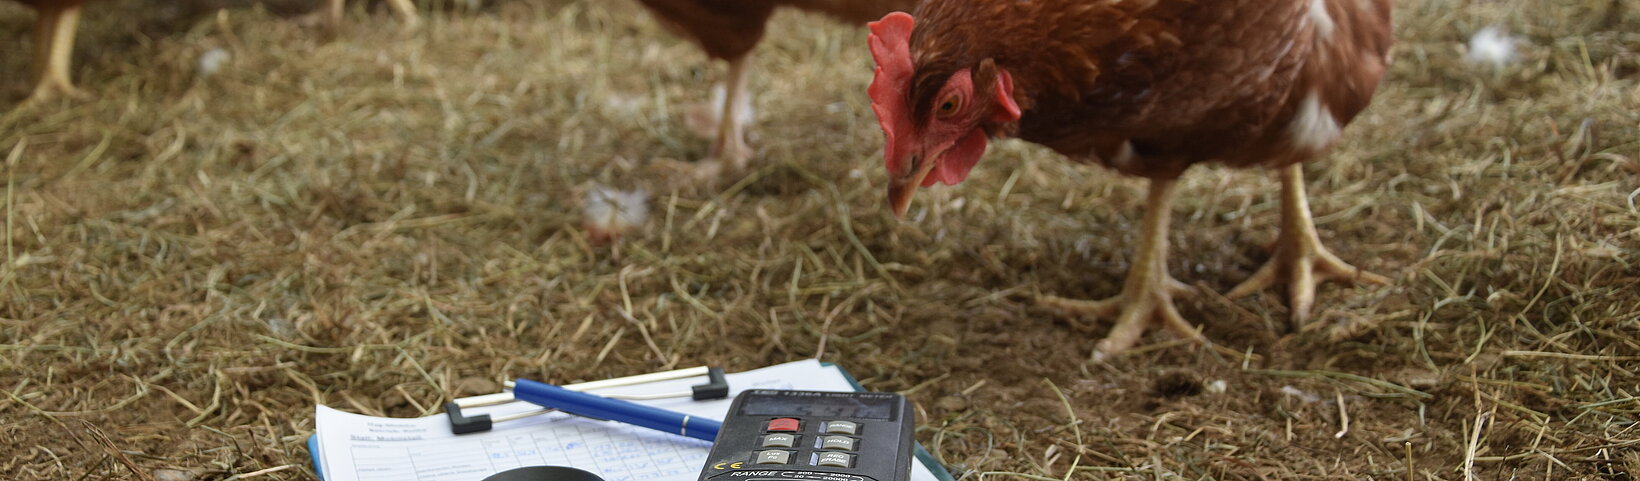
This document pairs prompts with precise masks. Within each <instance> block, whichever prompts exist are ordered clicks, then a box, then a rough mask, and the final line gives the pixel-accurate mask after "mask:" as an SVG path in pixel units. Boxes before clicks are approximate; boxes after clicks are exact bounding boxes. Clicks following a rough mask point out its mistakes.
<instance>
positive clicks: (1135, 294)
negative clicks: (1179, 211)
mask: <svg viewBox="0 0 1640 481" xmlns="http://www.w3.org/2000/svg"><path fill="white" fill-rule="evenodd" d="M1176 183H1177V181H1175V180H1173V179H1166V180H1151V181H1150V198H1149V201H1148V202H1147V204H1148V207H1147V209H1148V210H1146V212H1145V219H1144V225H1143V227H1142V230H1141V234H1140V235H1141V236H1142V238H1141V239H1140V243H1139V249H1138V252H1137V254H1136V255H1135V257H1134V261H1133V267H1131V268H1129V270H1128V275H1127V280H1126V281H1124V282H1123V283H1122V293H1121V294H1118V295H1117V296H1116V297H1113V298H1110V299H1104V300H1098V301H1085V300H1076V299H1066V298H1063V297H1057V296H1044V297H1042V298H1040V299H1039V300H1038V302H1039V303H1041V304H1043V305H1046V306H1049V307H1052V308H1055V309H1058V310H1061V311H1064V312H1065V313H1067V314H1071V315H1075V316H1078V317H1096V318H1109V317H1115V318H1116V325H1115V326H1114V327H1112V328H1111V330H1110V333H1109V334H1107V335H1106V336H1105V338H1104V339H1103V340H1101V341H1099V344H1097V345H1096V346H1094V359H1095V360H1102V359H1104V358H1106V357H1108V356H1110V355H1114V354H1119V353H1121V352H1122V351H1126V350H1128V349H1129V348H1132V347H1133V345H1134V344H1137V343H1138V342H1139V338H1140V337H1141V336H1143V335H1144V333H1145V330H1146V329H1147V328H1149V327H1150V326H1151V325H1152V324H1154V323H1158V322H1159V323H1161V324H1162V325H1163V326H1165V327H1167V328H1168V329H1170V330H1172V331H1173V332H1175V333H1177V334H1179V335H1181V336H1184V337H1186V338H1189V339H1195V340H1197V341H1205V339H1204V338H1203V337H1202V335H1201V333H1200V332H1198V331H1197V330H1196V328H1195V326H1192V325H1190V323H1189V322H1187V321H1185V320H1184V316H1181V315H1179V309H1178V308H1177V307H1174V305H1173V297H1174V296H1176V295H1181V294H1183V293H1186V292H1189V291H1190V290H1191V289H1190V287H1189V286H1186V285H1185V284H1184V283H1181V282H1179V281H1177V280H1174V279H1173V277H1172V276H1170V275H1168V273H1167V248H1168V247H1167V231H1168V222H1169V221H1170V219H1171V217H1172V210H1173V190H1174V187H1175V185H1176Z"/></svg>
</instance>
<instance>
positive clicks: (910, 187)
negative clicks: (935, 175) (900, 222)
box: [888, 156, 935, 219]
mask: <svg viewBox="0 0 1640 481" xmlns="http://www.w3.org/2000/svg"><path fill="white" fill-rule="evenodd" d="M918 160H922V162H921V163H918V162H917V161H918ZM934 163H935V162H934V161H933V160H932V159H928V158H926V157H923V158H921V159H919V157H918V156H912V157H911V165H912V166H913V167H912V171H911V172H908V173H907V175H905V176H897V177H895V178H893V179H890V180H889V183H888V205H889V206H890V207H892V208H893V209H894V217H897V218H901V219H904V218H905V211H906V210H909V209H910V208H911V198H912V197H915V196H916V195H917V188H918V187H921V186H922V184H923V180H925V179H927V178H928V173H929V172H933V171H934Z"/></svg>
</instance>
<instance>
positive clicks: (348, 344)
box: [0, 0, 1640, 480]
mask: <svg viewBox="0 0 1640 481" xmlns="http://www.w3.org/2000/svg"><path fill="white" fill-rule="evenodd" d="M431 3H437V4H439V5H436V6H442V5H444V4H445V3H451V4H454V3H458V2H431ZM424 6H428V5H426V2H424ZM1623 7H1624V5H1623V4H1622V3H1621V2H1618V1H1606V0H1576V1H1550V0H1533V1H1519V2H1457V1H1447V0H1408V1H1404V2H1400V5H1399V12H1398V17H1399V23H1400V25H1401V37H1402V42H1401V44H1400V47H1399V48H1398V51H1397V52H1398V54H1397V58H1398V61H1397V63H1396V65H1395V67H1394V71H1393V73H1392V75H1391V78H1390V79H1389V80H1388V81H1387V84H1386V88H1385V89H1384V90H1383V92H1382V95H1380V97H1379V100H1378V102H1377V104H1376V106H1375V107H1374V108H1373V109H1371V110H1370V111H1369V112H1368V113H1367V114H1366V115H1365V116H1364V117H1363V118H1362V119H1361V120H1360V121H1359V122H1357V123H1356V125H1355V126H1353V127H1352V128H1351V129H1350V130H1349V133H1348V138H1349V139H1350V140H1349V142H1348V144H1347V145H1345V146H1343V147H1342V148H1340V149H1339V151H1338V152H1337V153H1336V154H1335V155H1334V156H1333V157H1332V158H1331V159H1329V160H1327V161H1325V162H1321V163H1318V164H1315V165H1313V166H1312V167H1311V168H1310V179H1311V188H1312V191H1311V192H1312V195H1313V202H1314V208H1315V210H1316V211H1317V213H1318V215H1319V216H1320V219H1319V222H1320V225H1321V228H1322V230H1323V231H1324V232H1325V234H1324V237H1325V238H1326V240H1327V241H1328V242H1329V244H1330V246H1331V247H1332V248H1333V249H1334V250H1335V251H1336V252H1338V253H1339V254H1340V255H1342V256H1343V257H1345V258H1346V259H1349V260H1353V261H1356V262H1357V263H1358V265H1361V266H1362V267H1364V268H1367V269H1370V270H1373V271H1376V272H1379V273H1383V274H1388V275H1392V277H1394V278H1395V279H1396V282H1395V284H1394V285H1393V286H1389V287H1383V288H1346V287H1329V288H1326V289H1324V290H1323V292H1322V295H1321V299H1320V303H1319V305H1318V307H1319V308H1321V312H1320V315H1319V316H1318V317H1320V318H1321V321H1322V322H1321V323H1320V324H1317V325H1316V328H1315V329H1311V330H1307V331H1305V332H1300V333H1296V334H1292V335H1287V334H1284V333H1283V329H1284V326H1285V321H1284V319H1285V317H1284V316H1285V308H1284V307H1283V306H1284V304H1283V301H1282V300H1281V299H1280V297H1279V296H1276V295H1270V294H1267V295H1264V296H1261V297H1259V298H1255V299H1252V300H1243V301H1235V302H1232V301H1228V300H1225V299H1223V298H1221V297H1218V296H1217V295H1216V294H1214V292H1223V291H1224V290H1225V289H1227V288H1229V287H1230V286H1232V285H1234V283H1235V282H1237V281H1239V280H1241V279H1243V278H1245V277H1246V276H1247V275H1249V274H1250V273H1251V271H1252V270H1253V269H1254V268H1256V267H1257V266H1258V265H1259V263H1260V262H1262V260H1263V259H1264V256H1265V254H1264V252H1263V250H1262V245H1263V244H1264V243H1266V242H1268V241H1269V239H1271V238H1272V236H1273V235H1274V233H1275V222H1276V218H1275V210H1276V207H1277V202H1276V199H1275V193H1276V192H1277V190H1278V189H1277V188H1276V186H1275V184H1274V182H1273V180H1272V179H1270V178H1269V177H1268V176H1266V175H1265V174H1263V173H1260V172H1233V171H1224V170H1218V169H1199V170H1197V171H1194V172H1192V173H1191V174H1190V175H1189V176H1188V178H1187V180H1186V181H1185V182H1184V184H1183V186H1182V188H1181V193H1182V196H1181V199H1180V200H1179V202H1178V205H1177V207H1176V211H1175V212H1176V215H1175V222H1174V234H1173V237H1172V241H1173V243H1174V251H1173V253H1174V255H1173V257H1172V258H1171V259H1172V264H1171V266H1170V267H1171V270H1172V271H1173V273H1174V275H1175V276H1177V277H1179V278H1180V279H1182V280H1184V281H1186V282H1191V283H1195V284H1197V285H1199V286H1201V287H1203V288H1205V290H1204V294H1202V295H1199V296H1197V297H1195V298H1193V299H1190V300H1187V301H1185V302H1184V303H1183V306H1182V307H1183V309H1184V310H1185V314H1186V315H1187V316H1188V317H1190V318H1191V319H1193V320H1195V321H1198V322H1200V323H1202V324H1203V325H1204V326H1205V329H1206V334H1207V336H1208V337H1209V338H1211V339H1213V340H1215V341H1216V346H1217V347H1218V348H1219V349H1201V348H1197V347H1193V346H1190V345H1186V344H1181V343H1178V342H1173V341H1171V340H1170V338H1168V337H1166V336H1165V335H1157V336H1152V337H1150V338H1147V345H1146V346H1147V347H1142V348H1141V349H1140V350H1138V351H1137V352H1135V353H1133V354H1130V355H1126V356H1123V357H1120V358H1117V359H1115V360H1114V361H1113V362H1110V363H1106V364H1099V363H1090V362H1088V355H1089V351H1090V349H1091V347H1092V343H1093V341H1094V340H1096V339H1097V338H1098V336H1101V335H1103V332H1100V331H1093V332H1087V331H1079V330H1077V329H1074V328H1072V327H1070V325H1069V324H1067V323H1066V322H1064V321H1063V320H1060V319H1056V318H1055V317H1054V315H1053V314H1052V313H1050V312H1048V311H1046V310H1043V309H1040V308H1037V307H1034V306H1033V305H1032V303H1031V301H1030V298H1031V297H1032V296H1033V295H1034V294H1038V293H1052V294H1059V295H1067V296H1083V297H1090V298H1091V297H1102V296H1107V295H1111V294H1114V293H1115V292H1117V291H1118V288H1119V283H1120V279H1121V276H1122V274H1123V273H1124V272H1125V270H1126V260H1125V259H1126V258H1127V257H1126V256H1127V255H1128V254H1129V253H1130V251H1131V244H1132V238H1133V237H1134V235H1135V233H1134V230H1135V227H1136V226H1137V220H1138V218H1139V215H1140V212H1141V207H1142V206H1141V205H1140V202H1141V201H1142V199H1143V195H1142V190H1140V187H1141V186H1140V184H1139V183H1137V182H1135V181H1133V180H1130V179H1123V178H1119V177H1116V176H1114V175H1112V174H1110V173H1108V172H1104V171H1100V170H1096V169H1090V168H1085V167H1079V166H1075V165H1071V164H1069V163H1066V162H1063V161H1061V160H1060V159H1059V158H1057V157H1056V156H1055V155H1053V154H1052V153H1050V152H1047V151H1045V150H1043V149H1040V148H1036V147H1034V146H1029V145H1026V144H1021V143H1016V142H1005V143H1002V144H1000V145H997V146H996V148H994V149H993V151H992V153H991V154H990V155H989V157H988V158H987V159H986V160H985V161H984V162H983V163H982V165H981V166H980V167H979V168H978V169H977V170H976V173H975V175H974V178H973V179H971V180H970V181H969V182H967V183H966V184H964V185H962V186H960V187H957V188H951V189H937V190H936V191H933V192H927V193H924V195H922V196H921V198H920V199H919V200H918V204H917V205H916V206H914V207H913V213H912V217H913V218H914V220H913V221H910V222H900V221H896V220H895V219H893V218H892V216H891V215H889V214H888V213H887V212H886V210H885V209H884V208H883V207H882V206H883V199H882V186H883V179H882V175H883V174H882V173H881V167H880V165H881V163H880V157H878V155H879V146H880V134H879V132H878V131H877V129H876V125H875V122H874V121H873V118H872V117H871V114H870V111H869V109H868V108H867V103H866V99H865V96H864V95H863V93H864V89H865V85H866V84H867V83H868V82H869V77H870V60H869V58H868V56H867V54H866V52H865V49H864V48H863V46H864V42H863V33H862V32H861V31H860V30H859V29H856V28H851V27H847V26H841V25H836V24H833V23H830V22H827V21H825V20H823V19H821V18H819V17H813V16H807V15H800V14H789V13H788V14H783V15H782V16H780V17H779V19H778V21H777V25H776V27H775V28H774V29H772V31H773V32H775V34H774V35H772V36H771V38H770V39H769V41H768V42H766V43H765V45H764V47H763V48H762V50H760V52H759V56H758V57H757V60H756V63H757V67H758V70H757V73H756V78H755V79H754V81H753V83H754V86H755V87H756V91H757V106H758V108H759V111H760V112H762V118H761V120H760V121H759V123H758V124H757V126H756V133H757V139H756V145H757V147H758V148H759V150H760V152H761V155H760V158H759V160H758V161H756V162H755V163H754V165H757V166H758V167H759V168H758V170H757V171H756V172H754V173H753V174H752V176H751V177H750V178H748V179H747V180H746V181H743V182H726V183H724V184H722V185H717V186H699V185H690V184H688V183H685V182H680V181H679V178H680V177H681V174H680V173H679V169H680V167H679V166H678V165H677V164H676V163H674V162H670V161H668V159H676V160H690V159H695V158H698V157H700V156H701V155H702V154H703V153H704V150H705V149H706V142H705V141H704V140H699V139H696V138H694V137H692V136H690V135H688V134H687V133H686V129H685V127H684V126H683V125H684V124H683V121H682V117H683V116H682V112H683V111H684V109H685V108H686V106H688V105H690V104H692V103H694V102H698V101H701V100H704V99H705V98H706V97H707V95H708V93H707V89H706V88H705V86H706V83H708V82H710V81H711V80H712V79H715V78H717V77H718V76H720V75H721V70H720V67H719V66H715V65H708V64H706V63H705V59H704V56H703V55H701V54H700V53H699V52H698V51H697V50H695V49H694V48H693V47H691V46H690V45H688V44H686V43H683V42H681V41H680V40H678V39H676V38H675V37H672V36H669V35H667V34H665V33H664V32H663V31H661V30H660V29H659V28H658V27H657V26H656V25H655V24H654V23H653V22H652V21H651V20H649V19H648V18H647V17H646V16H644V15H643V14H642V12H641V11H640V10H638V9H637V8H636V7H633V6H631V5H629V4H628V3H627V2H604V1H579V2H569V1H521V0H519V1H514V0H508V1H502V2H499V5H493V6H491V7H489V8H486V9H482V10H479V11H470V10H467V9H451V8H441V9H440V13H435V14H432V15H430V18H429V21H428V22H427V24H426V25H425V26H424V27H423V28H422V29H420V30H417V31H404V30H402V29H400V28H398V27H397V26H396V25H395V24H394V23H393V22H392V20H391V18H390V17H389V16H386V15H376V16H366V15H365V12H364V9H363V7H357V6H356V7H355V9H354V11H353V13H352V15H351V17H350V21H351V26H349V27H346V28H344V29H343V30H342V31H340V32H335V33H334V34H327V33H325V32H324V31H322V30H320V29H316V28H314V27H306V26H302V25H300V24H299V23H298V22H295V21H292V19H289V18H281V17H278V16H274V15H271V14H267V13H263V12H262V11H261V10H259V9H256V8H240V7H236V8H233V9H230V10H226V11H224V12H223V13H221V14H217V13H215V12H213V11H201V10H188V9H182V8H180V7H178V8H171V7H167V8H166V9H164V10H165V11H161V10H160V9H157V8H158V7H153V6H151V3H150V2H132V1H127V2H118V3H115V2H108V3H105V4H97V5H96V6H95V8H91V9H88V11H87V14H86V22H87V23H86V25H84V27H83V28H82V32H83V34H82V35H81V39H80V45H81V48H80V49H79V51H78V54H77V60H78V63H77V65H76V70H75V72H76V75H77V80H78V81H79V82H80V85H81V86H82V87H83V88H85V89H86V90H87V91H88V92H90V93H92V97H91V98H90V99H86V100H66V101H60V102H51V103H47V104H42V105H33V106H25V107H21V108H15V107H14V106H15V104H16V102H17V101H18V99H20V98H21V97H22V95H23V94H24V93H26V92H27V90H28V87H29V86H28V85H26V82H27V78H26V75H24V74H23V72H26V71H27V69H28V65H29V61H30V60H29V55H27V53H28V52H29V48H31V47H29V45H30V43H29V42H28V40H27V39H28V38H30V37H29V33H28V32H29V28H30V27H31V24H32V14H31V13H30V12H29V11H28V10H27V9H25V8H23V7H19V6H16V5H15V4H12V3H0V45H3V46H4V47H3V48H4V49H5V50H4V51H5V52H6V53H5V54H4V55H3V56H0V72H4V74H3V75H0V94H3V95H0V99H3V100H0V109H5V110H10V112H9V113H5V114H4V115H3V116H0V149H3V150H0V153H17V156H16V157H14V158H13V159H12V160H11V161H9V162H8V163H7V164H6V167H5V171H4V172H5V173H4V175H3V177H4V179H3V181H4V182H6V185H7V190H6V195H5V201H4V202H5V206H4V210H5V220H6V222H5V229H6V231H5V232H6V233H7V234H8V235H7V236H6V240H7V244H6V247H5V249H6V250H5V252H6V258H5V263H4V264H3V265H0V390H3V391H4V392H5V395H4V396H0V439H5V440H6V441H7V442H5V443H3V444H0V478H4V479H16V480H47V479H50V480H57V479H133V478H135V479H144V478H143V476H157V477H158V478H159V479H224V478H228V477H231V476H233V475H236V474H246V473H257V476H256V477H255V479H312V478H313V474H312V472H311V469H310V468H309V467H308V465H307V450H306V448H305V447H304V446H303V441H304V440H305V438H306V437H307V435H308V434H310V433H311V432H312V429H313V424H312V406H313V404H314V403H325V404H330V405H334V406H337V407H340V408H344V409H349V410H355V411H358V412H363V413H369V414H377V415H394V416H414V415H422V414H427V413H431V412H434V410H435V409H436V407H437V405H438V404H439V403H440V402H441V401H442V400H444V399H446V398H447V397H449V396H455V395H468V394H473V393H477V392H483V391H487V390H490V389H494V388H495V384H496V382H497V381H499V380H501V379H503V378H505V377H511V376H533V377H538V378H542V379H544V380H548V381H556V382H569V381H575V380H590V379H599V378H606V377H612V376H620V375H628V374H635V373H640V372H646V371H651V370H656V369H662V368H669V367H683V366H688V365H698V364H703V363H710V364H714V365H722V366H726V367H728V368H730V369H731V370H744V369H749V368H755V367H760V366H764V365H769V364H774V363H778V362H784V361H790V360H795V359H801V358H805V357H811V356H817V355H818V356H821V357H822V358H823V359H825V360H828V361H835V362H839V363H841V364H843V365H844V366H845V367H847V368H849V369H850V370H852V371H853V372H854V373H856V374H857V375H859V376H860V377H861V378H862V381H863V382H864V383H865V384H866V385H867V386H868V387H871V388H874V389H878V390H893V391H899V392H902V393H905V394H907V395H909V396H910V397H911V398H912V399H913V400H914V402H916V404H917V406H918V408H919V415H920V416H921V422H922V425H921V428H920V430H919V432H918V438H919V440H920V441H922V442H923V443H924V444H926V445H928V446H929V447H930V448H931V449H932V450H933V451H934V452H935V453H936V454H937V455H938V456H939V457H940V458H942V459H943V460H944V461H945V462H946V463H948V464H949V465H950V467H951V468H952V469H953V471H954V472H956V473H957V474H958V475H959V476H965V477H968V478H969V479H973V477H976V476H981V477H989V476H991V475H993V474H995V473H1017V475H1019V476H1039V477H1051V478H1063V477H1066V476H1070V477H1072V478H1077V479H1106V478H1122V479H1321V478H1327V479H1407V477H1409V476H1410V477H1411V478H1413V479H1469V478H1470V477H1471V476H1473V479H1611V480H1619V479H1632V477H1633V476H1634V475H1635V474H1636V473H1640V454H1636V453H1637V452H1640V429H1637V428H1636V415H1637V414H1640V401H1637V396H1640V374H1637V373H1636V370H1637V369H1640V341H1637V339H1636V337H1637V336H1636V333H1640V295H1637V294H1636V293H1637V292H1640V209H1637V207H1636V202H1637V201H1640V199H1637V195H1640V191H1637V190H1636V189H1637V188H1640V180H1637V179H1640V34H1637V33H1636V32H1640V11H1636V10H1637V9H1633V8H1627V9H1624V8H1623ZM1492 24H1500V25H1503V26H1505V27H1506V28H1507V29H1508V30H1510V31H1512V32H1514V33H1515V34H1517V35H1521V36H1523V37H1525V38H1526V39H1528V40H1529V44H1530V45H1528V46H1526V48H1525V49H1524V51H1523V55H1524V59H1523V60H1522V62H1521V63H1519V64H1517V65H1515V66H1513V67H1510V68H1506V69H1504V70H1503V71H1500V72H1496V73H1493V72H1490V71H1489V70H1488V69H1482V68H1477V67H1475V66H1472V65H1468V64H1465V63H1464V62H1463V61H1462V60H1461V58H1462V54H1463V50H1462V45H1463V43H1464V42H1465V41H1466V40H1467V38H1468V35H1469V34H1470V33H1472V32H1474V31H1477V30H1479V29H1480V28H1482V27H1484V26H1487V25H1492ZM213 48H222V49H226V50H227V51H228V52H229V53H230V55H231V57H232V58H231V60H230V61H229V62H227V63H226V64H225V66H224V67H223V70H222V71H220V72H218V73H217V74H215V75H212V76H209V77H202V76H200V75H197V74H196V63H197V59H198V58H199V57H200V55H201V54H202V53H203V52H206V51H208V50H210V49H213ZM25 142H26V144H27V145H26V146H23V144H24V143H25ZM592 183H600V184H604V185H610V186H614V187H618V188H646V189H648V190H649V191H650V192H652V193H654V196H653V197H652V199H653V200H652V208H653V211H654V215H653V218H652V219H651V222H650V224H649V226H648V229H647V230H646V232H644V233H643V234H641V235H639V236H638V237H636V238H633V239H630V240H629V241H628V242H626V243H623V244H620V245H618V246H616V247H614V248H609V247H595V246H592V245H589V244H588V243H587V242H585V241H584V236H583V234H582V233H581V232H580V231H579V230H578V229H579V219H578V217H577V216H578V215H579V214H578V212H579V211H578V206H577V202H578V201H577V199H578V197H579V195H580V193H581V192H582V191H583V190H584V189H586V188H587V187H588V186H589V185H591V184H592ZM1345 415H1347V421H1346V420H1345V417H1344V416H1345ZM1079 446H1080V448H1079ZM167 470H170V471H167ZM1409 472H1410V474H1409ZM996 475H997V476H1002V475H1000V474H996ZM239 479H244V478H239Z"/></svg>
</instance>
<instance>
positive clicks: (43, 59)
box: [29, 3, 84, 101]
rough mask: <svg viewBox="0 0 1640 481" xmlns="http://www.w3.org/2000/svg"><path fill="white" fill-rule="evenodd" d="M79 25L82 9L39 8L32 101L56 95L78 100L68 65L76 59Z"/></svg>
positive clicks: (63, 7) (48, 5) (62, 7)
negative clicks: (75, 41)
mask: <svg viewBox="0 0 1640 481" xmlns="http://www.w3.org/2000/svg"><path fill="white" fill-rule="evenodd" d="M79 25H80V6H79V5H72V6H57V5H53V4H50V3H47V4H45V5H42V6H40V17H39V20H38V23H37V24H36V26H35V36H34V92H33V93H32V94H31V95H29V100H31V101H34V100H46V99H49V98H51V97H53V96H55V95H57V94H63V95H68V96H70V97H79V96H83V95H84V94H82V93H80V91H79V89H76V88H74V81H73V77H72V76H71V75H69V65H70V64H72V63H73V57H74V32H75V30H76V29H78V28H79Z"/></svg>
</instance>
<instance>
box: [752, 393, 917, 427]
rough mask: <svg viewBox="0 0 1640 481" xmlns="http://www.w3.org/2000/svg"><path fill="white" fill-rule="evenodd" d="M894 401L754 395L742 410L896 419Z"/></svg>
mask: <svg viewBox="0 0 1640 481" xmlns="http://www.w3.org/2000/svg"><path fill="white" fill-rule="evenodd" d="M894 400H895V398H893V397H888V396H883V397H859V396H841V395H839V396H783V395H752V396H747V397H746V403H745V404H742V405H741V407H740V413H741V414H743V415H747V416H802V417H823V418H860V419H881V420H885V421H886V420H892V419H894V404H895V403H894Z"/></svg>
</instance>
